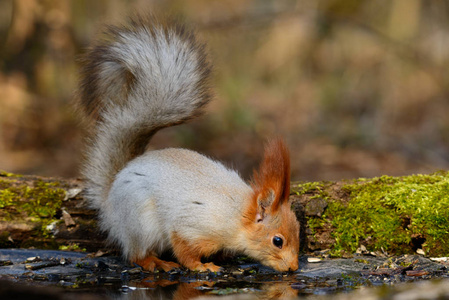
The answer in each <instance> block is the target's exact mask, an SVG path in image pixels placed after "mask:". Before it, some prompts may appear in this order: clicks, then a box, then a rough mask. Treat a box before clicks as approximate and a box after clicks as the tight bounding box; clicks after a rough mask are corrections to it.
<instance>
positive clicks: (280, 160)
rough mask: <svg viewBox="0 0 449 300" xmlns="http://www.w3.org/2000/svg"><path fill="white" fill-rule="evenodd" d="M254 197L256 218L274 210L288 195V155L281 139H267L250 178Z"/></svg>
mask: <svg viewBox="0 0 449 300" xmlns="http://www.w3.org/2000/svg"><path fill="white" fill-rule="evenodd" d="M252 188H253V190H254V198H255V199H256V201H257V206H258V218H257V219H258V220H259V217H260V219H263V217H264V215H265V214H266V213H269V212H276V211H277V210H278V208H279V206H280V205H281V204H282V203H284V202H285V201H287V200H288V196H289V195H290V155H289V151H288V148H287V146H286V145H285V143H284V141H283V140H281V139H275V140H271V141H269V142H268V143H267V144H266V146H265V153H264V158H263V161H262V163H261V165H260V167H259V169H258V170H257V171H255V172H254V175H253V180H252Z"/></svg>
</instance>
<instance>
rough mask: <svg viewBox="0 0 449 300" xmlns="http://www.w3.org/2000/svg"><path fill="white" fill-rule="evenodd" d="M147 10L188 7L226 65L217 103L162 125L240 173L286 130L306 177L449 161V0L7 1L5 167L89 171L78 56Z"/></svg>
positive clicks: (172, 137)
mask: <svg viewBox="0 0 449 300" xmlns="http://www.w3.org/2000/svg"><path fill="white" fill-rule="evenodd" d="M134 10H138V11H142V10H148V11H152V12H155V11H156V12H158V13H163V14H175V15H179V16H181V17H182V18H183V19H184V20H185V21H186V22H188V23H191V24H194V26H196V27H197V29H198V31H199V34H200V35H201V38H202V39H203V40H204V41H205V42H207V43H208V45H209V50H210V53H211V58H212V61H213V62H214V63H215V90H216V99H215V101H214V102H213V103H212V105H211V106H210V107H209V110H208V114H207V115H206V116H205V117H203V118H201V119H200V120H197V121H194V122H191V123H189V124H187V125H183V126H179V127H175V128H170V129H166V130H164V131H162V132H160V133H159V134H158V135H156V136H155V138H154V140H153V143H152V145H153V146H154V147H155V148H160V147H167V146H177V147H188V148H192V149H196V150H198V151H201V152H203V153H206V154H207V155H209V156H212V157H216V158H218V159H220V160H223V161H225V162H227V163H228V164H229V165H231V166H233V167H235V168H236V169H238V170H240V171H241V172H242V173H243V174H244V175H245V176H248V175H249V174H250V173H251V169H252V168H253V167H254V166H255V165H256V164H257V162H258V161H259V159H260V155H261V153H262V150H263V142H264V140H265V139H266V138H268V137H270V136H283V137H285V139H286V140H287V143H288V144H289V146H290V148H291V156H292V171H293V179H301V180H331V179H341V178H352V177H360V176H364V177H371V176H377V175H382V174H390V175H401V174H410V173H416V172H432V171H434V170H438V169H447V168H448V167H449V118H448V117H447V115H448V113H449V99H448V96H449V78H448V76H447V70H448V69H449V50H448V49H449V2H447V1H438V0H435V1H425V0H389V1H386V0H340V1H338V0H319V1H318V0H317V1H307V0H272V1H266V0H213V1H205V0H190V1H185V0H166V1H161V0H159V1H158V0H152V1H150V0H148V1H145V0H135V1H127V0H96V1H88V0H72V1H70V0H15V1H12V0H1V1H0V34H1V35H0V38H1V39H0V40H1V43H2V44H3V45H2V47H1V49H0V107H1V109H0V169H5V170H8V171H12V172H22V173H34V174H39V175H59V176H77V174H78V165H79V162H80V158H81V152H82V144H83V143H82V130H81V128H80V126H79V125H78V122H77V117H76V116H75V115H74V113H73V110H72V109H71V106H70V102H71V100H72V98H73V95H74V91H75V89H76V85H77V68H78V65H77V56H78V55H80V54H81V53H82V51H83V48H85V47H86V46H87V45H88V44H89V41H91V40H92V39H93V38H94V37H95V34H96V33H97V32H98V31H99V30H100V29H101V24H102V23H104V22H116V21H117V20H123V18H124V17H125V16H126V15H127V14H128V13H130V12H133V11H134Z"/></svg>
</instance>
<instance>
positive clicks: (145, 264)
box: [133, 256, 181, 272]
mask: <svg viewBox="0 0 449 300" xmlns="http://www.w3.org/2000/svg"><path fill="white" fill-rule="evenodd" d="M133 263H135V264H137V265H139V266H141V267H142V269H144V270H147V271H150V272H154V270H164V271H165V272H168V271H170V270H173V269H176V268H180V267H181V266H180V265H178V264H177V263H174V262H172V261H165V260H161V259H159V258H157V257H156V256H147V257H145V258H143V259H137V260H134V261H133Z"/></svg>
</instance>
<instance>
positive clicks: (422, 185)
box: [0, 172, 449, 256]
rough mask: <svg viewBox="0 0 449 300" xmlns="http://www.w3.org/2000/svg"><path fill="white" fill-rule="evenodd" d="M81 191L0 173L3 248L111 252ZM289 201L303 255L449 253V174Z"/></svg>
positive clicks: (335, 186) (354, 184)
mask: <svg viewBox="0 0 449 300" xmlns="http://www.w3.org/2000/svg"><path fill="white" fill-rule="evenodd" d="M82 190H83V185H82V182H81V181H80V180H78V179H74V180H65V179H59V178H44V177H38V176H22V175H15V174H10V173H6V172H0V208H1V210H0V248H12V247H15V248H30V247H34V248H41V249H64V250H80V251H81V250H85V251H89V252H95V251H98V250H102V251H105V249H110V248H108V247H106V245H105V235H104V234H103V233H101V232H100V231H99V230H98V227H97V219H96V211H94V210H92V209H90V208H89V206H88V203H87V201H86V199H84V197H83V192H82ZM291 199H292V203H293V205H292V207H293V209H294V211H295V213H296V215H297V217H298V220H299V222H300V224H301V232H300V240H301V243H300V245H301V252H303V253H304V252H309V253H310V252H322V253H323V254H325V255H332V256H350V255H352V254H353V253H354V252H357V251H359V252H365V253H367V252H368V253H372V254H373V255H388V254H401V253H411V252H414V251H416V250H418V249H420V250H421V251H424V252H425V253H427V254H430V255H432V256H445V255H447V254H448V253H449V234H448V232H447V228H449V209H448V207H449V175H448V173H447V172H439V173H435V174H431V175H414V176H406V177H387V176H383V177H379V178H373V179H358V180H352V181H339V182H309V183H292V190H291ZM422 249H423V250H422Z"/></svg>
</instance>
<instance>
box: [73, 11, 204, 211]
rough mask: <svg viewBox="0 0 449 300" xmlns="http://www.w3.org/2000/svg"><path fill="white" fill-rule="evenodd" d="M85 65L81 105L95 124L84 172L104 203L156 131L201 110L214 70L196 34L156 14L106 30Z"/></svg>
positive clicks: (92, 193)
mask: <svg viewBox="0 0 449 300" xmlns="http://www.w3.org/2000/svg"><path fill="white" fill-rule="evenodd" d="M82 62H83V66H82V70H81V84H80V90H79V97H78V98H79V106H80V108H81V110H82V111H84V113H85V114H86V115H87V116H88V117H89V118H90V119H91V120H93V124H94V126H95V127H94V128H95V129H94V132H93V134H92V136H91V137H90V142H89V144H88V148H87V151H86V161H85V164H84V167H83V175H84V177H85V178H86V180H87V191H88V198H89V199H90V200H91V204H92V206H93V207H96V208H99V207H101V204H102V203H103V201H104V200H105V199H106V197H107V194H108V191H109V188H110V186H111V184H112V182H113V179H114V176H115V175H116V174H117V173H118V172H119V171H120V170H121V169H122V168H123V167H124V166H125V164H126V163H127V162H128V161H130V160H131V159H133V158H134V157H136V156H138V155H140V154H142V153H143V152H144V150H145V148H146V146H147V144H148V142H149V140H150V138H151V137H152V135H153V134H154V133H155V132H156V131H158V130H159V129H161V128H164V127H168V126H172V125H176V124H180V123H183V122H185V121H186V120H188V119H191V118H193V117H195V116H197V115H199V114H200V113H201V111H202V110H201V108H202V107H203V106H204V105H205V104H206V103H207V102H208V101H209V99H210V98H211V94H210V91H209V83H208V82H209V77H210V69H211V68H210V65H209V63H208V60H207V56H206V53H205V50H204V46H203V45H202V44H201V43H198V42H197V40H196V38H195V35H194V33H193V32H192V31H189V30H187V29H186V28H185V27H184V26H182V25H179V24H177V23H174V22H167V21H165V22H160V21H157V20H155V18H153V17H151V16H150V17H135V18H133V19H131V20H130V21H129V23H128V24H127V25H125V26H123V27H108V28H107V29H106V32H105V36H104V37H103V38H102V39H100V40H99V41H98V42H97V44H95V45H94V46H93V47H92V48H90V49H89V50H88V51H87V53H86V55H85V56H84V58H83V59H82Z"/></svg>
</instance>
